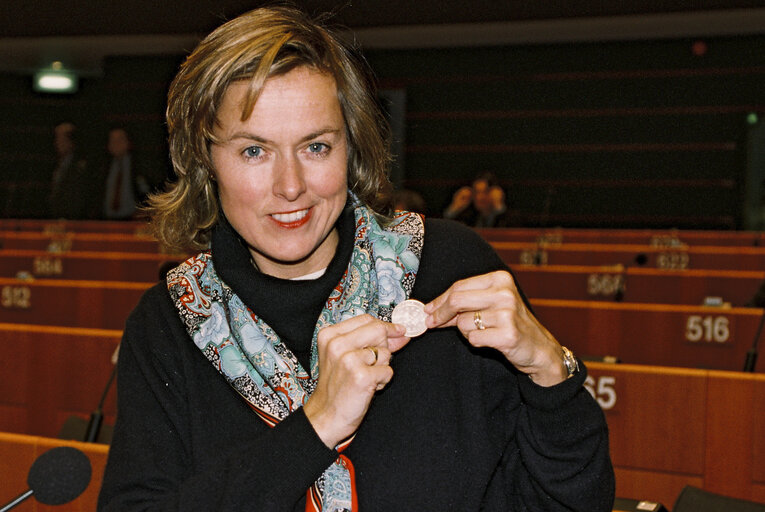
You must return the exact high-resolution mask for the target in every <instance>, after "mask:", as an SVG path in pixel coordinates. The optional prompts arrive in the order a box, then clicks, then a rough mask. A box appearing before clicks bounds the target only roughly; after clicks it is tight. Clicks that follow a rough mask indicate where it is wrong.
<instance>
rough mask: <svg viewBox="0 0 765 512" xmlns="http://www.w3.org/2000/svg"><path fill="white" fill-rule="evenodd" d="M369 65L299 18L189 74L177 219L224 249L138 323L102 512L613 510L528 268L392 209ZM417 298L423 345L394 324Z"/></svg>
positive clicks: (241, 41)
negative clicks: (516, 278) (522, 285)
mask: <svg viewBox="0 0 765 512" xmlns="http://www.w3.org/2000/svg"><path fill="white" fill-rule="evenodd" d="M365 69H366V68H364V67H363V65H362V63H361V61H360V60H359V59H358V58H357V57H355V56H354V55H353V54H352V53H351V52H350V51H349V50H348V49H346V47H345V46H344V45H343V44H341V43H340V42H339V41H338V40H337V39H336V38H335V36H334V35H332V34H331V33H330V32H328V31H327V30H326V29H324V28H322V27H320V26H319V25H317V24H315V23H313V22H312V21H310V20H309V19H307V18H306V17H305V16H304V15H303V14H301V13H300V12H298V11H295V10H292V9H289V8H264V9H257V10H255V11H252V12H250V13H247V14H245V15H243V16H240V17H239V18H236V19H234V20H232V21H230V22H228V23H226V24H225V25H223V26H222V27H220V28H219V29H217V30H216V31H215V32H213V33H212V34H211V35H210V36H208V37H207V38H206V39H205V40H204V41H202V43H200V45H199V46H198V47H197V49H196V50H194V52H193V53H192V54H191V55H190V56H189V57H188V59H187V60H186V62H185V63H184V64H183V66H182V67H181V70H180V72H179V74H178V76H177V77H176V79H175V80H174V82H173V84H172V85H171V88H170V92H169V97H168V109H167V119H168V127H169V133H170V148H171V156H172V159H173V163H174V167H175V171H176V173H177V174H178V177H179V179H178V181H177V183H176V184H175V185H174V186H173V187H171V188H170V189H169V190H168V192H166V193H164V194H162V195H159V196H156V197H154V199H153V207H154V212H153V213H154V215H153V218H154V223H155V227H156V228H157V231H158V234H159V236H160V237H161V238H162V240H163V241H164V242H165V243H168V244H171V245H174V246H176V247H194V248H196V249H204V248H206V247H207V246H208V244H209V246H210V250H209V251H205V250H203V252H201V253H200V254H199V255H197V256H195V257H193V258H190V259H189V260H188V261H187V262H185V263H184V264H182V265H180V266H179V267H177V268H176V269H174V270H172V271H170V272H169V273H168V276H167V282H165V283H160V284H159V285H157V286H155V287H154V288H152V289H151V290H150V291H149V292H147V294H146V295H145V296H144V297H143V299H142V301H141V303H140V304H139V305H138V307H137V308H136V310H135V311H134V312H133V313H132V315H131V316H130V318H129V320H128V323H127V326H126V329H125V335H124V339H123V344H122V349H121V353H120V360H119V374H120V386H119V413H118V421H117V425H116V428H115V432H114V440H113V443H112V447H111V450H110V455H109V461H108V464H107V469H106V473H105V477H104V483H103V487H102V490H101V495H100V499H99V508H100V509H101V510H120V511H124V510H180V511H193V510H205V511H209V510H290V511H291V510H332V511H335V510H354V511H355V510H359V509H360V510H459V511H465V510H479V509H485V510H521V509H528V510H571V509H574V510H611V504H612V502H613V472H612V468H611V464H610V460H609V456H608V439H607V429H606V424H605V421H604V418H603V415H602V412H601V411H600V409H599V408H598V406H597V405H596V403H595V402H594V400H593V399H592V398H591V397H590V396H589V394H588V393H587V392H586V391H585V390H584V389H583V387H582V384H583V382H584V379H585V372H584V370H583V369H577V368H576V360H575V359H574V358H573V356H571V354H570V352H569V351H567V350H565V349H563V348H561V347H560V346H559V345H558V344H557V342H556V341H555V339H554V338H553V337H552V336H551V335H550V333H549V332H547V331H546V330H545V329H544V328H543V327H542V326H541V325H540V324H539V323H538V322H537V321H536V320H535V319H534V317H533V316H532V314H531V313H530V312H529V310H528V309H527V306H526V305H525V304H524V301H523V299H522V297H521V295H520V293H519V292H518V290H517V288H516V287H515V284H514V282H513V279H512V277H511V275H510V274H509V273H508V271H507V268H506V267H505V265H504V264H503V263H502V262H501V261H500V260H499V258H498V257H497V256H496V254H495V253H494V252H493V251H492V250H491V249H490V248H489V247H488V245H487V244H485V243H484V242H483V241H482V240H481V239H480V238H478V237H477V236H476V235H475V234H474V233H473V232H472V231H470V230H468V229H467V228H463V227H459V226H458V225H455V224H454V223H450V222H448V221H430V220H427V221H423V219H422V217H420V216H419V215H416V214H408V213H397V214H396V215H395V216H394V217H390V216H389V215H390V212H389V207H388V204H387V200H386V199H385V198H386V197H390V196H389V194H388V193H387V192H388V190H389V189H388V187H389V185H388V182H387V179H386V175H385V168H386V164H387V162H388V153H387V150H386V140H387V128H386V125H385V122H384V119H383V117H382V116H381V114H380V110H379V109H378V108H377V106H376V103H375V101H374V95H373V92H372V91H373V89H372V87H371V85H370V81H369V78H368V75H367V74H366V72H365V71H364V70H365ZM407 298H414V299H419V300H421V301H422V302H425V303H427V305H426V307H425V310H424V311H425V315H426V316H427V320H426V324H427V327H428V331H427V332H426V333H425V334H423V335H422V336H419V337H417V338H416V339H414V340H412V339H411V338H410V337H408V336H407V335H406V328H405V327H403V326H401V325H398V324H394V323H391V322H390V318H391V314H392V310H393V308H394V307H395V306H396V305H397V304H400V303H401V302H402V301H403V300H405V299H407ZM317 319H318V320H317ZM394 353H395V357H394V355H393V354H394ZM565 363H568V366H566V364H565Z"/></svg>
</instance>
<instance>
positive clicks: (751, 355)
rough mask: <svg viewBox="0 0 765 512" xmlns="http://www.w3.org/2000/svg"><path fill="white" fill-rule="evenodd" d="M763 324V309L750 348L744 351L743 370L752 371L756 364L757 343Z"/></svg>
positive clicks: (764, 312)
mask: <svg viewBox="0 0 765 512" xmlns="http://www.w3.org/2000/svg"><path fill="white" fill-rule="evenodd" d="M763 325H765V310H764V311H763V312H762V316H761V317H760V325H759V327H757V334H755V335H754V341H753V342H752V348H750V349H749V350H748V351H747V353H746V361H744V371H745V372H754V367H755V366H756V364H757V344H758V343H759V341H760V334H762V326H763Z"/></svg>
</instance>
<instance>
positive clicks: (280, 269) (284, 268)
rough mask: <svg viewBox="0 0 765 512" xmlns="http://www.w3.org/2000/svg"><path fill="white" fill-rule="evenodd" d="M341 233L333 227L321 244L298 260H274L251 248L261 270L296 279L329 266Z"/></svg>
mask: <svg viewBox="0 0 765 512" xmlns="http://www.w3.org/2000/svg"><path fill="white" fill-rule="evenodd" d="M338 242H339V235H338V233H337V228H333V229H332V231H330V232H329V233H328V234H327V236H326V238H324V240H322V242H321V243H320V244H319V246H318V247H317V248H316V249H314V251H313V252H312V253H311V254H309V255H308V256H306V257H305V258H303V259H301V260H297V261H279V260H273V259H271V258H268V257H267V256H264V255H263V254H261V253H259V252H257V251H255V250H254V249H252V248H250V254H251V255H252V261H253V262H254V263H255V268H257V269H258V270H259V271H260V272H262V273H264V274H266V275H269V276H272V277H276V278H279V279H295V278H296V277H301V276H305V275H308V274H313V273H314V272H318V271H320V270H323V269H325V268H327V266H328V265H329V263H330V262H331V261H332V258H333V257H334V256H335V251H336V250H337V245H338Z"/></svg>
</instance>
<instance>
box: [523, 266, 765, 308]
mask: <svg viewBox="0 0 765 512" xmlns="http://www.w3.org/2000/svg"><path fill="white" fill-rule="evenodd" d="M512 270H513V273H514V274H515V276H516V278H517V280H518V283H519V284H520V285H521V287H522V288H523V291H524V292H525V293H526V295H527V296H528V297H530V298H539V299H561V300H601V301H612V302H614V301H618V302H639V303H660V304H688V305H701V304H702V303H703V301H704V298H705V297H721V298H722V299H723V300H724V301H725V302H728V303H730V304H731V305H732V306H736V307H741V306H744V305H745V304H746V303H747V302H748V301H749V300H750V299H751V298H752V297H753V296H754V295H755V293H756V292H757V290H758V288H759V287H760V284H762V283H763V282H764V281H765V271H737V270H659V269H650V268H626V269H625V268H624V267H620V266H574V265H540V266H533V265H512Z"/></svg>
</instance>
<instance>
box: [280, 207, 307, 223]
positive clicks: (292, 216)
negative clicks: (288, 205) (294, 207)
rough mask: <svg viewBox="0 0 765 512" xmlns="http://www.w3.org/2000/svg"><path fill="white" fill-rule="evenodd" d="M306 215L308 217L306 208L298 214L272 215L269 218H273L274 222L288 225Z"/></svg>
mask: <svg viewBox="0 0 765 512" xmlns="http://www.w3.org/2000/svg"><path fill="white" fill-rule="evenodd" d="M306 215H308V208H306V209H305V210H300V211H298V212H291V213H272V214H271V217H273V218H274V220H276V221H278V222H283V223H284V224H289V223H290V222H295V221H298V220H300V219H302V218H303V217H305V216H306Z"/></svg>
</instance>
